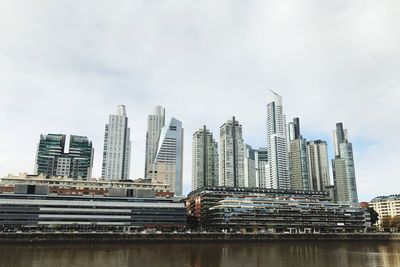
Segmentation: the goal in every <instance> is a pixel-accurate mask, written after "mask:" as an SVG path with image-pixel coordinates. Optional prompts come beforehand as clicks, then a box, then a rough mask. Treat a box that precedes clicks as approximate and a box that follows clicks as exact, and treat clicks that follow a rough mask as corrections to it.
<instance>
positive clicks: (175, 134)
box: [148, 118, 183, 196]
mask: <svg viewBox="0 0 400 267" xmlns="http://www.w3.org/2000/svg"><path fill="white" fill-rule="evenodd" d="M152 165H153V166H152V168H151V170H150V171H149V176H148V178H150V179H152V180H153V181H155V182H161V183H166V184H169V185H170V187H171V190H172V191H173V192H174V193H175V195H178V196H181V195H182V186H183V184H182V182H183V181H182V176H183V128H182V122H181V121H179V120H177V119H175V118H172V119H171V121H170V122H169V124H167V125H166V126H164V127H163V129H162V130H161V134H160V140H159V142H158V148H157V153H156V156H155V158H154V162H153V164H152Z"/></svg>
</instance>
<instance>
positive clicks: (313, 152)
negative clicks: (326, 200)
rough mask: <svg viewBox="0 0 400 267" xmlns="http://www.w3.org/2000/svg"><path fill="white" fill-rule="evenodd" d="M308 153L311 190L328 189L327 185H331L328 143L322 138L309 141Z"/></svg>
mask: <svg viewBox="0 0 400 267" xmlns="http://www.w3.org/2000/svg"><path fill="white" fill-rule="evenodd" d="M307 155H308V169H309V172H310V180H311V190H314V191H327V190H326V187H327V186H329V185H330V176H329V160H328V145H327V143H326V142H325V141H321V140H315V141H309V142H307Z"/></svg>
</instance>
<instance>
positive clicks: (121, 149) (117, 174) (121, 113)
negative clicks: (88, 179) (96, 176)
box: [101, 105, 131, 180]
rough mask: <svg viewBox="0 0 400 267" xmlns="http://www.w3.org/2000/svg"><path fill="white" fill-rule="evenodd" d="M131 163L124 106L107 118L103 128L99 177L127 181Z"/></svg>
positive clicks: (128, 133) (128, 132)
mask: <svg viewBox="0 0 400 267" xmlns="http://www.w3.org/2000/svg"><path fill="white" fill-rule="evenodd" d="M130 161H131V141H130V128H129V127H128V117H127V116H126V109H125V106H123V105H120V106H118V107H117V113H116V114H111V115H110V116H109V122H108V124H106V126H105V133H104V152H103V165H102V172H101V177H102V178H105V179H109V180H114V179H115V180H126V179H129V171H130Z"/></svg>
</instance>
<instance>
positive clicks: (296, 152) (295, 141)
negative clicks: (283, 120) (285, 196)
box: [288, 118, 311, 190]
mask: <svg viewBox="0 0 400 267" xmlns="http://www.w3.org/2000/svg"><path fill="white" fill-rule="evenodd" d="M288 129H289V130H288V131H289V173H290V181H291V188H292V189H294V190H310V189H311V181H310V176H309V170H308V157H307V141H306V139H304V138H303V137H302V136H301V134H300V120H299V118H294V119H293V122H290V123H289V125H288Z"/></svg>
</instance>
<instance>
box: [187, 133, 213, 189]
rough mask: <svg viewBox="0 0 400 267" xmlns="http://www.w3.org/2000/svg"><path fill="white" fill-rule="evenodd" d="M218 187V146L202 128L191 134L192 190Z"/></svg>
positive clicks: (210, 134) (211, 135) (211, 136)
mask: <svg viewBox="0 0 400 267" xmlns="http://www.w3.org/2000/svg"><path fill="white" fill-rule="evenodd" d="M218 185H219V179H218V145H217V142H216V141H215V140H214V138H213V134H212V133H211V132H210V130H208V129H207V128H206V126H204V127H203V128H202V129H199V130H197V131H196V132H195V133H194V134H193V143H192V190H193V191H194V190H196V189H199V188H202V187H205V186H218Z"/></svg>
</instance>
